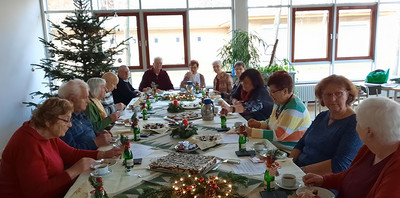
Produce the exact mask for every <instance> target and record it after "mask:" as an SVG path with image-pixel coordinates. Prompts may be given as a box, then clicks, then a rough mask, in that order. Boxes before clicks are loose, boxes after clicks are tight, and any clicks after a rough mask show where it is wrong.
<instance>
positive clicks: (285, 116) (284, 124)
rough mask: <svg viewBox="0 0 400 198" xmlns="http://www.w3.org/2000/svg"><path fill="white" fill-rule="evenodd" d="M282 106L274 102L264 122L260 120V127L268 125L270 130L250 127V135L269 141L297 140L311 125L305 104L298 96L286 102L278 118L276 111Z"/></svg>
mask: <svg viewBox="0 0 400 198" xmlns="http://www.w3.org/2000/svg"><path fill="white" fill-rule="evenodd" d="M279 108H282V107H281V105H280V104H278V103H275V104H274V107H273V109H272V113H271V116H270V117H269V119H268V120H266V122H261V128H266V126H268V125H269V127H270V128H271V130H264V129H252V137H255V138H264V139H268V140H270V141H285V142H297V141H299V140H300V139H301V137H303V135H304V133H305V132H306V130H307V129H308V127H309V126H310V125H311V118H310V115H309V113H308V110H307V108H306V106H305V105H304V104H303V102H301V100H300V99H299V98H298V97H295V98H293V99H292V100H290V102H289V103H287V104H286V106H285V107H284V109H283V110H282V112H281V114H280V115H279V117H278V119H277V118H276V116H275V115H276V111H277V110H278V109H279Z"/></svg>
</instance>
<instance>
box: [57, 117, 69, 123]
mask: <svg viewBox="0 0 400 198" xmlns="http://www.w3.org/2000/svg"><path fill="white" fill-rule="evenodd" d="M57 119H59V120H61V121H63V122H65V123H67V124H69V123H70V122H71V120H66V119H62V118H59V117H57Z"/></svg>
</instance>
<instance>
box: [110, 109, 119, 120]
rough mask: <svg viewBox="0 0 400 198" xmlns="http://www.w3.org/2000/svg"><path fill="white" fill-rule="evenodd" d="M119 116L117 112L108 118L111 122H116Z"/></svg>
mask: <svg viewBox="0 0 400 198" xmlns="http://www.w3.org/2000/svg"><path fill="white" fill-rule="evenodd" d="M119 116H120V113H119V112H118V111H117V112H114V113H112V114H110V118H111V120H112V122H115V121H117V120H118V118H119Z"/></svg>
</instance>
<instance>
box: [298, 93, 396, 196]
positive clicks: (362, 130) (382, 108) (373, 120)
mask: <svg viewBox="0 0 400 198" xmlns="http://www.w3.org/2000/svg"><path fill="white" fill-rule="evenodd" d="M356 129H357V132H358V135H359V137H360V139H361V141H362V142H364V146H363V147H361V149H360V150H359V151H358V153H357V155H356V157H355V158H354V161H353V163H352V164H351V166H350V167H349V169H347V170H345V171H343V172H340V173H337V174H330V175H324V176H320V175H316V174H312V173H309V174H307V175H305V176H304V177H303V181H304V183H305V184H306V185H313V186H322V187H326V188H332V189H337V190H339V195H338V196H337V197H338V198H340V197H352V198H357V197H360V198H361V197H362V198H364V197H398V196H399V195H400V188H399V187H398V186H399V184H400V182H399V177H400V147H399V145H400V105H399V104H398V103H397V102H394V101H393V100H390V99H388V98H383V97H379V98H369V99H367V100H365V101H363V102H362V103H361V104H360V106H359V107H358V110H357V128H356Z"/></svg>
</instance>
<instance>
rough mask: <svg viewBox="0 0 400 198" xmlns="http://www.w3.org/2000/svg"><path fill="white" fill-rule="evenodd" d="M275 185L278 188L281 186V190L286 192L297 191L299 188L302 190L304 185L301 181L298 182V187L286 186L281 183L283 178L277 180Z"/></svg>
mask: <svg viewBox="0 0 400 198" xmlns="http://www.w3.org/2000/svg"><path fill="white" fill-rule="evenodd" d="M275 183H276V185H277V186H279V187H280V188H283V189H286V190H296V189H298V188H300V187H301V186H302V185H301V183H300V182H299V181H296V185H294V186H285V185H283V184H282V183H281V178H275Z"/></svg>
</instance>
